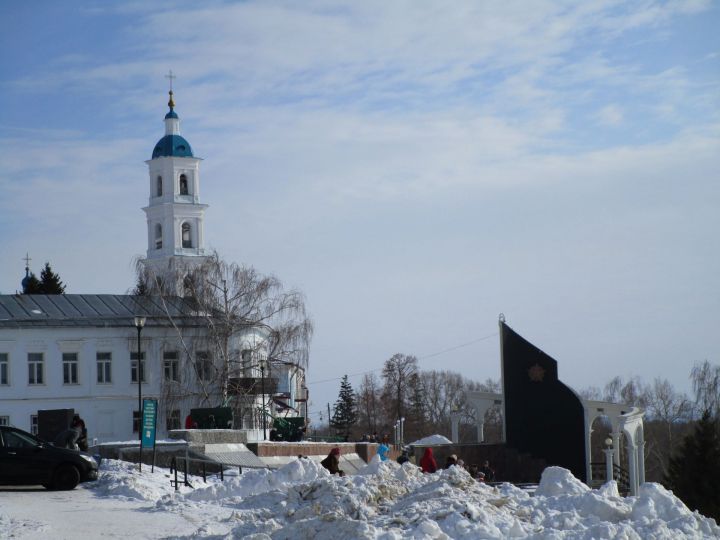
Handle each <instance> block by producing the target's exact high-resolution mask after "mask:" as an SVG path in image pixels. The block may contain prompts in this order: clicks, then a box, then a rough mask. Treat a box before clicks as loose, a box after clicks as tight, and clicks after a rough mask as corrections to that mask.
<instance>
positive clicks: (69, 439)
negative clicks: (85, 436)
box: [53, 427, 80, 450]
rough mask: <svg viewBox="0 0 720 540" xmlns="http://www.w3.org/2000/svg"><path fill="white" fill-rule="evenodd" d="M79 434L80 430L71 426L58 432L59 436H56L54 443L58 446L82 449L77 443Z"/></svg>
mask: <svg viewBox="0 0 720 540" xmlns="http://www.w3.org/2000/svg"><path fill="white" fill-rule="evenodd" d="M79 436H80V431H79V430H77V429H75V428H74V427H69V428H67V429H64V430H63V431H61V432H60V433H58V435H57V437H55V440H53V445H55V446H57V447H58V448H67V449H69V450H80V448H78V445H77V440H78V437H79Z"/></svg>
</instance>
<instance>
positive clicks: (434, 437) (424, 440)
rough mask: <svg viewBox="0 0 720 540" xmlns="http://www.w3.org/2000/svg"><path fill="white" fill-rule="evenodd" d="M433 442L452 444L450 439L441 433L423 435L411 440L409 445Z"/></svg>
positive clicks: (428, 444) (432, 443)
mask: <svg viewBox="0 0 720 540" xmlns="http://www.w3.org/2000/svg"><path fill="white" fill-rule="evenodd" d="M434 444H452V441H451V440H450V439H448V438H447V437H443V436H442V435H430V436H429V437H424V438H422V439H418V440H417V441H415V442H411V443H410V446H432V445H434Z"/></svg>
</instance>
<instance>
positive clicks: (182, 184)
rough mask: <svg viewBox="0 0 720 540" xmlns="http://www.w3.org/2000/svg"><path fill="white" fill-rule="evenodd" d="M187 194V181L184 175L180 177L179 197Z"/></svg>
mask: <svg viewBox="0 0 720 540" xmlns="http://www.w3.org/2000/svg"><path fill="white" fill-rule="evenodd" d="M187 194H188V180H187V176H185V175H184V174H181V175H180V195H187Z"/></svg>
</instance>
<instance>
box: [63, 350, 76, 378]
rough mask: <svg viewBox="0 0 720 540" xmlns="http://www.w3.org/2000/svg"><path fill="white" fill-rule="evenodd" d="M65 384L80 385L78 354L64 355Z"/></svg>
mask: <svg viewBox="0 0 720 540" xmlns="http://www.w3.org/2000/svg"><path fill="white" fill-rule="evenodd" d="M62 363H63V384H78V383H79V380H78V353H76V352H66V353H63V355H62Z"/></svg>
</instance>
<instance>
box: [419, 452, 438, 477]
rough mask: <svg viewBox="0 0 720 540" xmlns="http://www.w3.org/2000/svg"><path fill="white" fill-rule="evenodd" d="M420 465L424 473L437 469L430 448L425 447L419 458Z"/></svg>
mask: <svg viewBox="0 0 720 540" xmlns="http://www.w3.org/2000/svg"><path fill="white" fill-rule="evenodd" d="M420 467H421V468H422V471H423V472H424V473H434V472H435V471H437V462H436V461H435V456H433V451H432V448H426V449H425V453H424V454H423V457H422V458H420Z"/></svg>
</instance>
